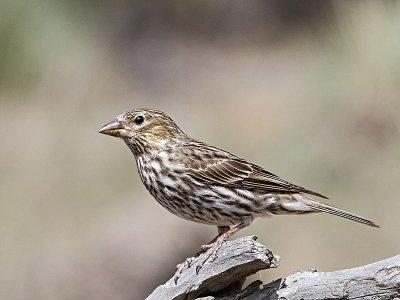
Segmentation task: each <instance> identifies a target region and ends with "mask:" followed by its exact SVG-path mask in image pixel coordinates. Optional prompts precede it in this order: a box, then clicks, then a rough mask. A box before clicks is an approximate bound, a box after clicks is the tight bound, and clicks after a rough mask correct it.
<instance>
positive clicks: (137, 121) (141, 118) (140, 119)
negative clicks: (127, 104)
mask: <svg viewBox="0 0 400 300" xmlns="http://www.w3.org/2000/svg"><path fill="white" fill-rule="evenodd" d="M143 122H144V117H143V116H137V117H136V118H135V124H136V125H140V124H142V123H143Z"/></svg>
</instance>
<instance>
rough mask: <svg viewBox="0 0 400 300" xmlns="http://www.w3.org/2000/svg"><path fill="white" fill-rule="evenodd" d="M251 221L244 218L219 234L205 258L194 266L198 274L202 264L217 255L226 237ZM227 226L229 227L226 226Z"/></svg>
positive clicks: (251, 219)
mask: <svg viewBox="0 0 400 300" xmlns="http://www.w3.org/2000/svg"><path fill="white" fill-rule="evenodd" d="M252 221H253V218H247V219H244V220H243V221H242V223H240V224H238V225H236V226H234V227H232V228H231V229H229V230H228V231H226V232H224V233H223V234H221V235H219V236H218V237H217V238H216V239H215V241H214V243H213V244H212V245H211V247H210V248H209V250H208V251H207V255H206V259H205V260H203V261H202V262H200V263H199V264H198V266H197V267H196V273H197V274H198V273H199V271H200V270H201V268H202V267H203V265H204V264H205V263H206V262H207V261H208V260H209V261H210V262H212V261H213V260H214V259H215V258H216V257H217V252H218V250H219V248H221V246H222V244H223V243H224V242H225V241H226V240H227V239H228V238H230V237H231V236H232V235H234V234H235V233H236V232H238V231H239V230H241V229H243V228H245V227H247V226H249V225H250V224H251V222H252ZM228 228H229V227H228Z"/></svg>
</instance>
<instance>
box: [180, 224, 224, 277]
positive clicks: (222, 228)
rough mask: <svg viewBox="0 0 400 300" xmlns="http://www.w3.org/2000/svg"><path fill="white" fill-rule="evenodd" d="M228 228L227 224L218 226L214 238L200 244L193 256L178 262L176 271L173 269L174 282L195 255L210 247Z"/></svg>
mask: <svg viewBox="0 0 400 300" xmlns="http://www.w3.org/2000/svg"><path fill="white" fill-rule="evenodd" d="M229 229H230V227H229V226H218V235H217V236H216V237H215V238H213V239H212V240H211V241H210V242H209V243H208V244H207V245H202V246H201V249H200V250H199V251H198V252H197V253H196V254H195V256H194V257H188V258H186V259H185V261H184V262H182V263H180V264H178V265H177V266H176V271H175V276H174V281H175V284H176V283H177V282H178V279H179V277H180V276H181V274H182V272H183V271H184V270H185V269H188V268H190V267H191V264H192V262H193V260H194V259H195V258H196V257H198V256H199V255H200V254H202V253H204V252H206V251H207V250H208V249H210V248H211V247H212V246H213V245H214V243H215V241H216V240H217V239H218V238H219V237H220V236H221V235H223V234H224V233H226V232H228V231H229Z"/></svg>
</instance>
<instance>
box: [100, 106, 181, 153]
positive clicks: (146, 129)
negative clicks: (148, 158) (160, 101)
mask: <svg viewBox="0 0 400 300" xmlns="http://www.w3.org/2000/svg"><path fill="white" fill-rule="evenodd" d="M99 133H103V134H106V135H110V136H114V137H118V138H122V139H123V140H124V141H125V143H126V144H127V145H128V147H129V148H130V149H131V150H132V152H133V153H134V154H135V155H138V154H141V153H150V152H152V151H159V150H162V149H165V148H166V147H171V146H174V145H176V144H178V143H180V142H181V141H183V140H185V139H186V138H187V136H186V134H185V133H184V132H183V131H182V130H181V129H180V128H179V127H178V126H177V125H176V124H175V122H174V121H173V120H172V119H171V118H170V117H168V116H167V115H166V114H164V113H163V112H161V111H157V110H152V109H135V110H130V111H127V112H125V113H123V114H120V115H119V116H117V117H116V118H115V119H114V120H112V121H111V122H110V123H108V124H106V125H104V126H103V127H101V128H100V129H99Z"/></svg>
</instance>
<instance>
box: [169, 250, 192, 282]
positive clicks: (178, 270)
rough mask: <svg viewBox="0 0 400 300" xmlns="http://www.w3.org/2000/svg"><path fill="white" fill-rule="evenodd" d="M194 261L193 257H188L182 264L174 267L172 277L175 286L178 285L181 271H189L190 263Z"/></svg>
mask: <svg viewBox="0 0 400 300" xmlns="http://www.w3.org/2000/svg"><path fill="white" fill-rule="evenodd" d="M193 260H194V257H188V258H186V259H185V261H184V262H183V263H180V264H178V265H177V266H176V271H175V275H174V282H175V285H176V284H177V283H178V279H179V278H180V277H181V275H182V273H183V271H185V270H186V269H189V268H190V267H191V266H192V262H193Z"/></svg>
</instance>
